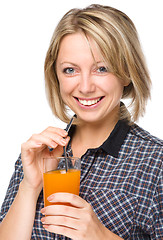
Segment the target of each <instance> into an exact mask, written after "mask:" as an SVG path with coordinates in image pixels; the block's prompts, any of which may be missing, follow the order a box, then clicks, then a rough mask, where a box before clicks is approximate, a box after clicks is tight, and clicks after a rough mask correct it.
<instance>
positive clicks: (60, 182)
mask: <svg viewBox="0 0 163 240" xmlns="http://www.w3.org/2000/svg"><path fill="white" fill-rule="evenodd" d="M80 170H81V161H80V158H77V157H56V158H54V157H49V158H44V171H43V192H44V205H45V207H46V206H48V205H52V204H53V203H50V202H49V201H48V200H47V197H49V196H50V195H51V194H53V193H57V192H66V193H73V194H76V195H79V189H80Z"/></svg>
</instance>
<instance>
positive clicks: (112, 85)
mask: <svg viewBox="0 0 163 240" xmlns="http://www.w3.org/2000/svg"><path fill="white" fill-rule="evenodd" d="M123 88H124V87H123V84H122V83H121V82H120V80H119V79H116V78H115V79H114V78H113V79H109V80H108V81H106V82H105V84H104V85H103V90H104V91H105V92H106V93H107V94H108V95H110V96H111V95H112V96H117V97H119V98H121V96H122V94H123Z"/></svg>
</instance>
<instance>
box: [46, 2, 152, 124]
mask: <svg viewBox="0 0 163 240" xmlns="http://www.w3.org/2000/svg"><path fill="white" fill-rule="evenodd" d="M78 31H82V32H83V33H84V34H85V36H86V37H87V36H89V37H91V38H92V39H94V41H95V42H96V44H97V46H98V47H99V49H100V52H101V54H102V56H103V58H104V60H105V62H106V64H107V66H108V68H109V71H110V72H112V73H113V74H114V75H115V76H117V77H118V78H119V79H120V80H124V81H127V82H128V83H129V85H128V86H126V87H124V91H123V96H122V99H125V98H129V99H130V113H129V111H128V110H127V108H126V107H125V105H124V104H123V103H122V102H121V107H120V119H124V120H128V122H129V123H130V124H132V123H133V122H135V121H136V120H138V118H139V117H140V116H143V114H144V112H145V106H146V103H147V100H148V98H149V97H150V87H151V80H150V77H149V73H148V69H147V67H146V63H145V59H144V55H143V52H142V49H141V45H140V42H139V39H138V34H137V31H136V28H135V26H134V24H133V22H132V21H131V19H130V18H129V17H128V16H127V15H126V14H124V13H123V12H121V11H119V10H117V9H115V8H112V7H109V6H102V5H97V4H93V5H90V6H88V7H87V8H84V9H72V10H70V11H69V12H67V13H66V14H65V15H64V16H63V18H62V19H61V20H60V22H59V23H58V25H57V27H56V29H55V31H54V33H53V36H52V39H51V43H50V47H49V49H48V52H47V55H46V59H45V66H44V71H45V87H46V93H47V98H48V101H49V104H50V107H51V109H52V112H53V113H54V115H55V116H57V117H58V118H59V119H61V120H62V121H64V122H68V121H69V115H68V107H67V106H66V105H65V103H64V102H63V100H62V98H61V94H60V86H59V81H58V78H57V73H56V69H55V64H56V60H57V56H58V52H59V47H60V43H61V40H62V38H63V37H64V36H66V35H67V34H73V33H76V32H78ZM87 39H88V38H87Z"/></svg>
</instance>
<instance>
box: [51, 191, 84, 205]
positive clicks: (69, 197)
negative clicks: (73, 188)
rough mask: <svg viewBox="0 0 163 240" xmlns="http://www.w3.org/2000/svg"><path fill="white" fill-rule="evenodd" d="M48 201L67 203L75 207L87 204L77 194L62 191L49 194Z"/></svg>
mask: <svg viewBox="0 0 163 240" xmlns="http://www.w3.org/2000/svg"><path fill="white" fill-rule="evenodd" d="M48 201H49V202H52V203H58V202H61V203H69V204H71V205H73V206H75V207H77V208H83V207H85V205H86V204H87V202H86V201H85V200H84V199H82V198H81V197H79V196H78V195H75V194H72V193H63V192H59V193H54V194H52V195H50V196H49V197H48Z"/></svg>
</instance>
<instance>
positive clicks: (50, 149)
mask: <svg viewBox="0 0 163 240" xmlns="http://www.w3.org/2000/svg"><path fill="white" fill-rule="evenodd" d="M76 117H77V116H76V114H75V115H74V116H73V117H72V118H71V120H70V122H69V123H68V124H67V127H66V128H65V131H66V132H69V130H70V128H71V125H72V122H73V120H74V118H76ZM48 148H49V151H50V152H52V151H53V149H54V148H51V147H48ZM63 154H64V157H65V169H66V172H67V171H68V159H67V153H66V147H65V146H64V147H63Z"/></svg>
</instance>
